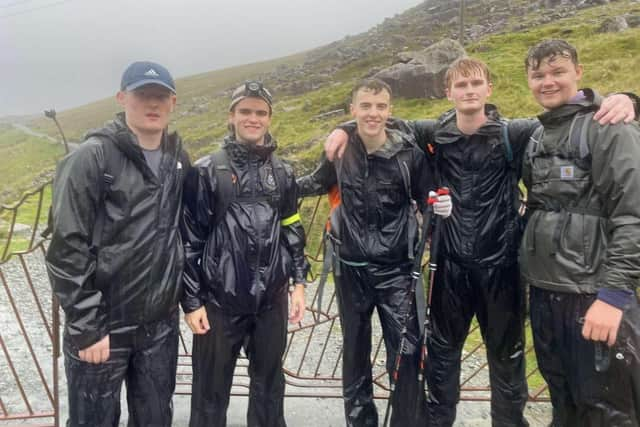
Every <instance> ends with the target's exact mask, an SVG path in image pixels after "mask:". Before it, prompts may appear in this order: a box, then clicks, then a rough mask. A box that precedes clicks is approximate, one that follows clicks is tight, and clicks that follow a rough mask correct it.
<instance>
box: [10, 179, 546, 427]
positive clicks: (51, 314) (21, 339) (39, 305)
mask: <svg viewBox="0 0 640 427" xmlns="http://www.w3.org/2000/svg"><path fill="white" fill-rule="evenodd" d="M50 192H51V185H50V183H48V184H45V185H43V186H41V187H39V188H38V189H36V190H34V191H32V192H30V193H27V194H25V195H24V196H23V197H22V198H21V199H20V200H19V201H18V202H17V203H15V204H13V205H11V206H0V282H1V286H2V291H0V320H2V322H1V325H2V328H0V426H4V425H16V424H20V425H24V424H26V423H29V424H28V425H43V426H44V425H46V426H58V425H59V414H60V396H61V394H60V391H61V389H62V393H63V395H64V387H63V385H64V378H62V384H61V381H59V380H60V373H59V372H60V366H62V365H61V360H60V359H61V358H60V346H59V342H60V314H59V312H60V310H59V307H58V305H57V302H56V300H55V298H52V295H51V289H50V286H49V283H48V279H47V275H46V270H45V267H44V253H45V250H46V244H47V242H46V241H44V240H43V239H42V238H41V237H40V233H41V232H42V230H43V229H44V224H46V214H47V211H48V206H49V203H50V197H51V196H50ZM327 209H328V208H327V206H326V203H325V202H324V199H322V198H312V199H308V200H305V201H304V203H303V205H302V207H301V214H302V217H303V218H304V219H305V228H306V229H307V235H308V238H309V243H308V247H307V253H308V254H307V255H308V257H309V260H310V261H311V263H312V265H314V266H315V267H314V270H315V271H316V272H318V271H319V268H320V267H319V265H320V264H321V261H322V242H321V240H322V239H321V238H320V235H321V234H322V228H323V227H324V222H325V219H326V218H327ZM306 297H307V301H308V307H307V313H306V315H305V318H304V320H303V322H302V323H300V324H298V325H295V326H293V327H290V328H289V337H288V338H289V339H288V344H287V348H286V352H285V355H284V366H285V379H286V384H287V387H286V396H289V397H326V398H340V397H342V390H341V369H342V365H341V359H342V342H341V332H340V322H339V317H338V312H337V303H336V301H335V294H334V292H333V287H332V284H331V283H327V289H326V290H325V297H324V300H323V304H322V307H321V310H317V308H316V305H317V304H316V298H317V295H316V289H315V288H314V287H313V286H310V287H309V290H308V294H307V296H306ZM372 339H373V345H372V348H373V354H372V362H373V363H372V366H373V369H374V372H373V376H374V395H375V397H376V398H378V399H386V398H387V396H388V392H389V387H388V381H387V373H386V368H385V361H386V359H385V358H386V354H385V351H384V346H383V341H382V335H381V330H380V326H379V324H378V322H377V318H376V317H375V316H374V327H373V337H372ZM527 340H528V342H529V346H528V347H527V350H526V352H527V367H528V368H527V378H528V381H529V394H530V395H529V399H530V401H532V402H540V401H548V395H547V389H546V385H545V384H544V382H543V380H542V379H541V377H540V375H539V374H538V369H537V365H536V363H535V357H534V355H533V349H532V347H531V345H530V343H531V337H530V334H528V337H527ZM190 350H191V333H190V332H188V330H187V328H186V326H185V325H184V324H183V322H181V335H180V355H179V360H178V373H177V386H176V394H180V395H188V394H190V392H191V379H192V378H191V353H190ZM247 366H248V363H247V360H246V359H242V358H241V359H240V360H239V362H238V366H237V368H236V372H235V377H234V382H233V388H232V394H233V395H241V396H246V395H248V386H249V377H248V373H247ZM461 388H462V393H461V399H462V400H474V401H488V400H489V399H490V391H489V390H490V389H489V376H488V368H487V361H486V358H485V350H484V346H483V345H482V340H481V338H480V333H479V330H478V328H477V326H475V327H473V329H472V331H471V332H470V334H469V338H468V340H467V344H466V346H465V351H464V355H463V359H462V378H461ZM33 423H36V424H33Z"/></svg>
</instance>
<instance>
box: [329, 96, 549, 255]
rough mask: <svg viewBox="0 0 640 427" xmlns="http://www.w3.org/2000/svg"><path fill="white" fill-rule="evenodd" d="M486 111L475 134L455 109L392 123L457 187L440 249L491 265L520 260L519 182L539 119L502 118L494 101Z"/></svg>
mask: <svg viewBox="0 0 640 427" xmlns="http://www.w3.org/2000/svg"><path fill="white" fill-rule="evenodd" d="M486 114H487V117H488V120H487V122H486V123H485V124H484V125H483V126H482V127H480V128H479V129H478V130H477V131H476V132H475V133H474V134H473V135H470V136H469V135H465V134H463V133H462V132H461V131H460V130H459V129H458V127H457V125H456V114H455V110H451V111H448V112H447V113H445V114H443V115H442V116H441V117H440V118H439V119H438V120H417V121H403V120H398V119H395V118H394V119H391V120H389V122H388V126H389V127H391V128H395V129H399V130H401V131H402V132H405V133H408V134H410V135H412V136H413V138H414V139H415V140H416V141H417V144H418V145H419V146H420V147H421V148H422V149H424V150H425V151H426V152H427V158H428V161H429V164H430V167H431V168H432V169H433V170H434V171H435V175H436V176H435V180H436V183H435V184H436V185H437V186H438V187H442V186H444V187H448V188H449V189H450V190H451V199H452V202H453V210H452V213H451V216H450V217H449V218H448V219H447V220H446V221H443V222H442V224H443V230H442V240H441V246H440V251H441V252H440V254H441V255H442V256H445V257H447V258H449V259H452V260H454V261H456V262H458V263H460V264H466V265H479V266H487V267H489V266H497V265H508V264H511V263H514V262H516V261H517V256H518V244H519V235H518V233H519V229H520V224H519V221H520V219H519V218H518V216H517V209H518V206H519V204H518V190H517V183H518V180H519V179H520V174H521V162H522V156H523V153H524V149H525V147H526V145H527V143H528V142H529V138H530V136H531V135H532V134H533V131H534V130H535V129H536V128H537V127H538V126H539V122H538V121H537V120H527V119H515V120H510V121H508V122H506V121H502V120H501V118H500V116H499V114H498V111H497V109H496V107H495V106H493V105H487V106H486ZM503 126H507V130H508V135H509V138H508V139H509V145H510V147H511V148H510V149H511V152H512V160H511V161H508V157H507V155H506V148H505V144H504V142H503V140H504V137H503V134H502V127H503ZM340 128H342V129H343V130H345V131H346V132H347V133H349V134H353V133H354V131H355V125H354V124H353V123H352V122H350V123H348V124H344V125H342V126H340ZM422 185H428V182H427V181H424V183H423V184H422ZM430 189H431V188H430ZM496 201H497V203H496Z"/></svg>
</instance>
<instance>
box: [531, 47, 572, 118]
mask: <svg viewBox="0 0 640 427" xmlns="http://www.w3.org/2000/svg"><path fill="white" fill-rule="evenodd" d="M581 78H582V65H579V64H578V65H576V64H574V63H573V61H572V60H571V58H570V56H569V55H551V56H547V57H545V58H543V59H542V60H540V62H539V63H538V64H537V67H536V68H533V66H531V65H530V66H529V67H527V83H528V84H529V89H530V90H531V93H532V94H533V96H534V98H535V99H536V101H538V104H540V105H541V106H542V107H544V109H545V110H553V109H554V108H558V107H560V106H562V105H564V104H566V103H567V102H569V101H570V100H571V98H573V97H574V96H576V94H577V93H578V83H579V82H580V79H581Z"/></svg>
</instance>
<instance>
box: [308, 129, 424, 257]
mask: <svg viewBox="0 0 640 427" xmlns="http://www.w3.org/2000/svg"><path fill="white" fill-rule="evenodd" d="M388 135H389V138H390V139H391V140H392V141H393V143H392V144H389V146H388V147H385V148H384V149H380V150H378V151H376V152H374V153H372V154H367V151H366V149H365V146H364V144H363V143H362V141H361V140H360V137H359V136H358V135H357V134H356V133H355V132H353V133H352V134H351V136H350V141H349V143H348V144H347V149H346V151H345V153H344V155H343V156H342V158H340V159H336V160H335V165H334V163H331V162H329V161H328V160H327V159H326V158H323V160H322V161H321V163H320V165H319V166H318V168H317V169H316V170H315V171H314V172H313V173H312V174H311V175H308V176H306V177H303V178H300V179H299V180H298V188H299V191H300V196H301V197H306V196H310V195H318V194H325V193H326V192H327V191H328V189H329V188H331V187H332V186H333V185H336V184H337V183H338V175H339V176H340V181H341V184H340V185H341V187H340V193H341V206H340V208H339V209H338V212H339V215H338V218H337V220H338V221H340V224H339V226H338V229H339V230H340V240H341V241H342V244H341V245H340V257H341V258H343V259H345V260H347V261H352V262H370V263H374V264H378V265H396V264H398V263H404V262H408V261H409V258H408V250H409V249H408V248H409V239H411V242H413V243H414V244H415V242H416V241H417V237H418V233H417V228H416V227H417V225H416V223H415V221H416V219H415V215H414V213H415V212H414V211H413V209H414V208H413V205H412V204H411V203H410V199H413V200H415V201H416V202H417V203H418V208H419V209H420V210H422V209H424V206H425V198H426V195H427V193H428V192H429V190H433V189H434V188H433V186H431V185H430V184H429V183H430V182H432V181H431V174H430V172H429V169H428V167H427V165H426V158H425V156H424V154H423V153H422V152H421V151H420V150H419V149H418V147H417V146H416V145H415V142H414V140H413V139H412V138H410V137H409V136H408V135H405V134H403V133H401V132H398V131H389V132H388ZM388 159H393V161H391V162H389V161H388ZM403 175H404V177H403ZM408 189H409V192H408V191H407V190H408ZM411 230H413V231H415V232H412V231H411Z"/></svg>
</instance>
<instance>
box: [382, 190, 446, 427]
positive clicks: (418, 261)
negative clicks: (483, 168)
mask: <svg viewBox="0 0 640 427" xmlns="http://www.w3.org/2000/svg"><path fill="white" fill-rule="evenodd" d="M436 194H437V195H436V197H429V198H427V209H426V210H425V214H424V216H423V218H422V234H421V236H420V240H419V241H418V250H417V252H416V256H415V259H414V263H413V267H412V269H411V288H410V292H409V307H408V309H407V312H406V313H405V316H404V321H403V325H402V332H401V337H402V338H401V339H400V345H399V346H398V352H397V354H396V358H395V361H394V364H393V371H392V372H391V378H390V384H389V388H390V393H389V399H388V401H387V409H386V411H385V416H384V423H383V426H384V427H386V426H387V425H388V423H389V416H390V414H391V411H390V410H389V409H390V406H391V401H392V400H393V392H394V390H395V386H396V383H397V382H398V375H399V372H400V363H401V361H402V354H403V352H404V347H405V345H406V341H407V324H408V323H409V316H410V315H411V304H412V303H413V301H414V299H415V292H416V286H422V283H421V282H422V281H421V280H420V278H421V276H422V272H421V271H422V269H421V266H422V256H423V254H424V248H425V246H426V243H427V238H428V236H429V234H430V232H431V222H432V218H433V213H434V212H433V204H434V203H436V202H437V201H438V198H437V196H442V195H448V194H449V189H448V188H440V189H438V191H437V193H436ZM439 220H441V216H437V217H436V225H437V224H439ZM436 232H437V228H436ZM432 242H433V238H432ZM432 245H433V243H432Z"/></svg>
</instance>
